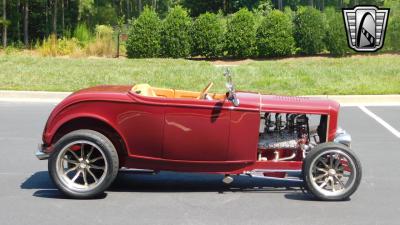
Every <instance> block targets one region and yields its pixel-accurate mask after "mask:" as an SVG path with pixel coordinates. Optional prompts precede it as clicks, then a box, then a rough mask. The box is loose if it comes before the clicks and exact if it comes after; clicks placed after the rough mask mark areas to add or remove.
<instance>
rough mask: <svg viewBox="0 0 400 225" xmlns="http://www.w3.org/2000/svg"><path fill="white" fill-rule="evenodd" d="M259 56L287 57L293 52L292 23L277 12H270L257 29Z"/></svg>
mask: <svg viewBox="0 0 400 225" xmlns="http://www.w3.org/2000/svg"><path fill="white" fill-rule="evenodd" d="M256 43H257V50H258V54H259V56H262V57H264V56H287V55H290V54H292V52H293V50H294V39H293V29H292V21H291V20H290V18H289V17H288V16H287V15H285V14H284V13H283V12H281V11H279V10H273V11H272V12H270V13H269V14H268V15H267V16H266V17H265V18H264V19H263V20H262V22H261V24H260V26H259V27H258V29H257V39H256Z"/></svg>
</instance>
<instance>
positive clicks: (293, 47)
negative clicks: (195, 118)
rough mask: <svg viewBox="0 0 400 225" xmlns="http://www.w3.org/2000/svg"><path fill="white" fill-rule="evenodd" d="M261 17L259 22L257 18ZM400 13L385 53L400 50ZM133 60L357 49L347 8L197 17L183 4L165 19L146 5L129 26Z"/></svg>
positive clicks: (340, 52) (390, 29) (338, 52)
mask: <svg viewBox="0 0 400 225" xmlns="http://www.w3.org/2000/svg"><path fill="white" fill-rule="evenodd" d="M256 20H257V21H256ZM399 38H400V15H399V14H394V13H393V14H392V15H391V17H390V19H389V22H388V29H387V33H386V42H385V48H384V50H383V51H399V50H400V42H399V41H398V40H399ZM126 47H127V54H128V57H130V58H142V57H159V56H161V57H173V58H186V57H189V56H192V57H197V56H202V57H207V58H215V57H234V58H246V57H258V56H259V57H270V56H273V57H275V56H287V55H291V54H293V53H296V54H297V53H301V54H304V55H314V54H318V53H322V52H327V51H326V50H328V51H329V52H330V54H332V55H335V56H341V55H344V54H345V53H347V52H351V50H350V48H348V45H347V36H346V32H345V28H344V23H343V17H342V15H341V12H337V11H335V10H334V9H333V8H327V9H326V10H325V11H324V12H323V13H322V12H320V11H318V10H316V9H314V8H311V7H301V8H299V9H298V11H296V12H294V11H291V10H290V8H288V7H287V8H285V10H284V12H281V11H278V10H272V11H268V12H266V16H265V15H264V14H260V12H255V13H253V12H250V11H249V10H248V9H241V10H240V11H238V12H236V13H235V14H233V15H229V16H227V17H221V15H219V14H212V13H205V14H202V15H200V16H199V17H197V18H196V19H194V22H193V23H192V19H191V18H190V17H189V16H188V12H187V11H186V10H185V9H183V8H182V7H181V6H176V7H175V8H172V9H171V10H170V11H169V12H168V14H167V16H166V18H165V19H164V20H163V21H160V19H159V17H158V16H157V14H156V12H155V11H154V10H153V9H150V8H145V9H144V11H143V12H142V14H141V15H140V16H139V18H138V19H136V20H134V21H133V23H132V24H131V27H130V29H129V37H128V41H127V43H126Z"/></svg>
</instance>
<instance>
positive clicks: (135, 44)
mask: <svg viewBox="0 0 400 225" xmlns="http://www.w3.org/2000/svg"><path fill="white" fill-rule="evenodd" d="M160 31H161V21H160V19H159V18H158V15H157V13H156V12H155V11H154V10H153V9H150V8H148V7H145V8H144V10H143V12H142V14H141V15H140V16H139V18H138V19H137V20H135V21H133V23H132V26H131V28H130V30H129V35H128V40H127V42H126V51H127V55H128V57H129V58H153V57H157V56H159V54H160V49H161V46H160V37H161V34H160Z"/></svg>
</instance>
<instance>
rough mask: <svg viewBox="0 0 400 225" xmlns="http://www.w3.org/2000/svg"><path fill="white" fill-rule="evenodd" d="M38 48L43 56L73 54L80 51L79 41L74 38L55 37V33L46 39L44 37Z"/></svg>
mask: <svg viewBox="0 0 400 225" xmlns="http://www.w3.org/2000/svg"><path fill="white" fill-rule="evenodd" d="M38 50H39V52H40V54H41V55H43V56H65V55H73V54H77V53H79V52H80V51H81V49H80V47H79V41H78V40H77V39H76V38H72V39H67V38H62V39H57V37H56V36H55V35H50V36H49V37H48V38H47V39H44V40H43V43H42V45H40V46H39V47H38Z"/></svg>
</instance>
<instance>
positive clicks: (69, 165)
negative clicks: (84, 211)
mask: <svg viewBox="0 0 400 225" xmlns="http://www.w3.org/2000/svg"><path fill="white" fill-rule="evenodd" d="M118 164H119V163H118V154H117V151H116V150H115V147H114V145H113V144H112V142H111V141H110V140H109V139H108V138H107V137H105V136H104V135H103V134H101V133H99V132H96V131H93V130H77V131H73V132H71V133H68V134H66V135H65V136H64V137H62V138H61V139H60V140H59V141H57V143H56V144H55V146H54V152H53V153H52V155H51V157H50V159H49V164H48V166H49V172H50V176H51V178H52V180H53V181H54V183H55V184H56V186H57V187H58V188H59V189H60V190H61V191H62V192H63V193H65V194H66V195H68V196H70V197H73V198H92V197H96V196H98V195H100V194H102V193H103V192H104V191H105V190H106V189H107V188H108V187H109V186H110V184H111V183H112V182H113V181H114V179H115V177H116V175H117V173H118V168H119V165H118Z"/></svg>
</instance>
